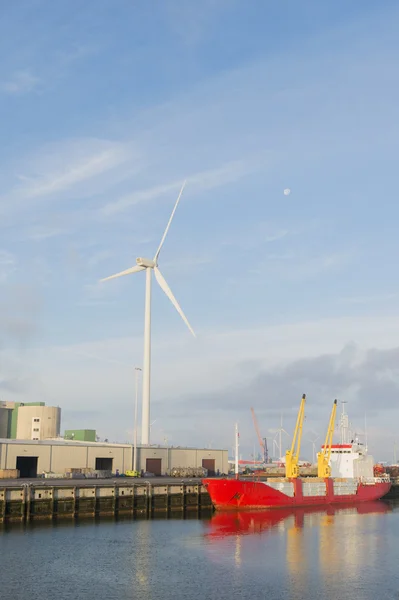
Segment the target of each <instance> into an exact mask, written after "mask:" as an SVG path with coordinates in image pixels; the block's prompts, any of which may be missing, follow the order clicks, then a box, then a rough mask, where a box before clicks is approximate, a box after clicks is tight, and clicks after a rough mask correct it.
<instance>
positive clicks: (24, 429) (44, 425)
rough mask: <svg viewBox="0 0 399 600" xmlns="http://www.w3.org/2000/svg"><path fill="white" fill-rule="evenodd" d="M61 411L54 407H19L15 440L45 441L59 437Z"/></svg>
mask: <svg viewBox="0 0 399 600" xmlns="http://www.w3.org/2000/svg"><path fill="white" fill-rule="evenodd" d="M60 425H61V409H60V408H59V407H55V406H27V405H24V406H19V407H18V420H17V432H16V439H17V440H34V439H38V440H46V439H51V438H56V437H59V435H60Z"/></svg>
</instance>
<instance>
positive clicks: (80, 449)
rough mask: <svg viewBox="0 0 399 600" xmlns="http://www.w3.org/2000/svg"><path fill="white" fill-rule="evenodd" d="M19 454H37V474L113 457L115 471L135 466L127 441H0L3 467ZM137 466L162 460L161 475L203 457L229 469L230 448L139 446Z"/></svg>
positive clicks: (86, 465) (11, 465)
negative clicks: (124, 442) (152, 460)
mask: <svg viewBox="0 0 399 600" xmlns="http://www.w3.org/2000/svg"><path fill="white" fill-rule="evenodd" d="M18 456H36V457H37V458H38V473H39V474H40V473H42V472H43V471H52V472H53V473H65V470H66V469H70V468H78V469H79V468H91V469H95V467H96V458H112V459H113V464H112V470H113V471H114V472H115V471H116V469H118V470H119V472H120V473H124V472H125V471H130V470H132V468H133V448H132V446H131V445H128V444H101V443H90V442H88V443H85V442H66V441H50V440H49V441H26V442H24V441H22V440H21V441H18V440H17V441H14V440H13V441H10V442H7V441H4V442H3V443H1V442H0V469H15V468H16V464H17V457H18ZM137 458H138V469H139V470H143V471H145V470H146V459H147V458H160V459H161V460H162V474H166V473H167V472H169V471H170V469H172V468H173V467H200V466H202V459H209V458H214V459H215V469H216V471H217V470H219V471H220V473H227V472H228V453H227V450H208V449H192V448H156V447H143V448H138V455H137Z"/></svg>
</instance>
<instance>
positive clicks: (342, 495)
mask: <svg viewBox="0 0 399 600" xmlns="http://www.w3.org/2000/svg"><path fill="white" fill-rule="evenodd" d="M305 399H306V396H305V394H304V395H303V396H302V402H301V407H300V410H299V413H298V420H297V424H296V428H295V433H294V437H293V441H292V447H291V450H288V451H287V453H286V477H284V478H274V477H273V478H268V479H266V480H261V479H260V478H259V479H257V480H252V481H251V480H248V479H245V480H244V479H239V478H238V473H237V474H236V479H233V478H231V479H229V478H226V479H204V480H203V483H204V485H205V486H206V488H207V490H208V493H209V495H210V497H211V500H212V503H213V505H214V507H215V508H216V509H224V510H226V509H234V510H237V509H252V510H253V509H258V508H259V509H265V508H283V507H295V506H320V505H326V504H327V505H331V504H334V505H335V504H346V505H350V504H356V503H359V502H369V501H372V500H378V499H380V498H382V497H383V496H385V494H387V493H388V492H389V490H390V488H391V481H390V478H389V476H388V475H382V476H381V477H374V462H373V458H372V457H371V456H370V455H368V454H367V448H365V446H364V445H363V444H361V443H360V442H359V440H358V439H357V438H356V439H355V440H352V441H351V442H350V443H345V442H346V440H345V438H346V436H347V429H348V427H347V425H348V419H347V415H346V414H345V413H344V412H343V413H342V416H341V442H343V443H340V444H332V436H333V432H334V423H335V414H336V405H337V401H336V400H335V401H334V406H333V410H332V413H331V417H330V423H329V428H328V433H327V436H326V442H325V444H324V445H323V446H322V450H321V452H319V453H318V455H317V458H318V477H306V478H305V477H299V476H298V475H299V467H298V463H299V449H300V440H301V435H302V424H303V419H304V411H305ZM237 440H238V437H237ZM296 443H297V448H296V451H295V444H296ZM237 444H238V442H237ZM236 452H237V450H236ZM237 470H238V469H237Z"/></svg>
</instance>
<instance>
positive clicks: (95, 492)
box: [0, 481, 212, 523]
mask: <svg viewBox="0 0 399 600" xmlns="http://www.w3.org/2000/svg"><path fill="white" fill-rule="evenodd" d="M211 510H212V503H211V500H210V497H209V495H208V493H207V491H206V489H205V487H204V486H203V485H202V483H191V482H190V483H182V482H179V483H172V484H171V483H165V484H162V483H157V484H151V483H149V482H145V483H134V484H130V485H129V484H128V483H126V482H123V483H122V482H118V483H117V484H116V483H115V482H113V483H112V484H101V485H95V484H93V485H88V484H84V485H79V484H78V482H76V481H75V482H71V484H70V485H59V486H57V485H41V484H37V483H35V484H34V485H30V484H22V485H20V486H17V485H13V486H12V487H7V486H5V487H0V523H5V522H29V521H32V520H40V519H75V518H79V517H80V518H82V517H85V518H87V517H101V516H119V515H121V516H122V515H131V516H136V515H137V516H139V515H146V516H147V517H151V516H153V515H154V514H156V513H169V512H174V511H197V512H200V511H211Z"/></svg>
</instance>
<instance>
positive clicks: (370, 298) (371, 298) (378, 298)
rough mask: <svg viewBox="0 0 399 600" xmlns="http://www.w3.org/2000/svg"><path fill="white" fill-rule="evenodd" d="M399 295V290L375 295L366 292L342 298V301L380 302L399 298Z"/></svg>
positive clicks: (347, 302) (350, 302)
mask: <svg viewBox="0 0 399 600" xmlns="http://www.w3.org/2000/svg"><path fill="white" fill-rule="evenodd" d="M398 296H399V293H398V292H390V293H387V294H374V295H367V294H365V295H364V296H347V297H344V298H340V302H341V303H343V304H378V303H380V302H386V301H389V300H397V298H398Z"/></svg>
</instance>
